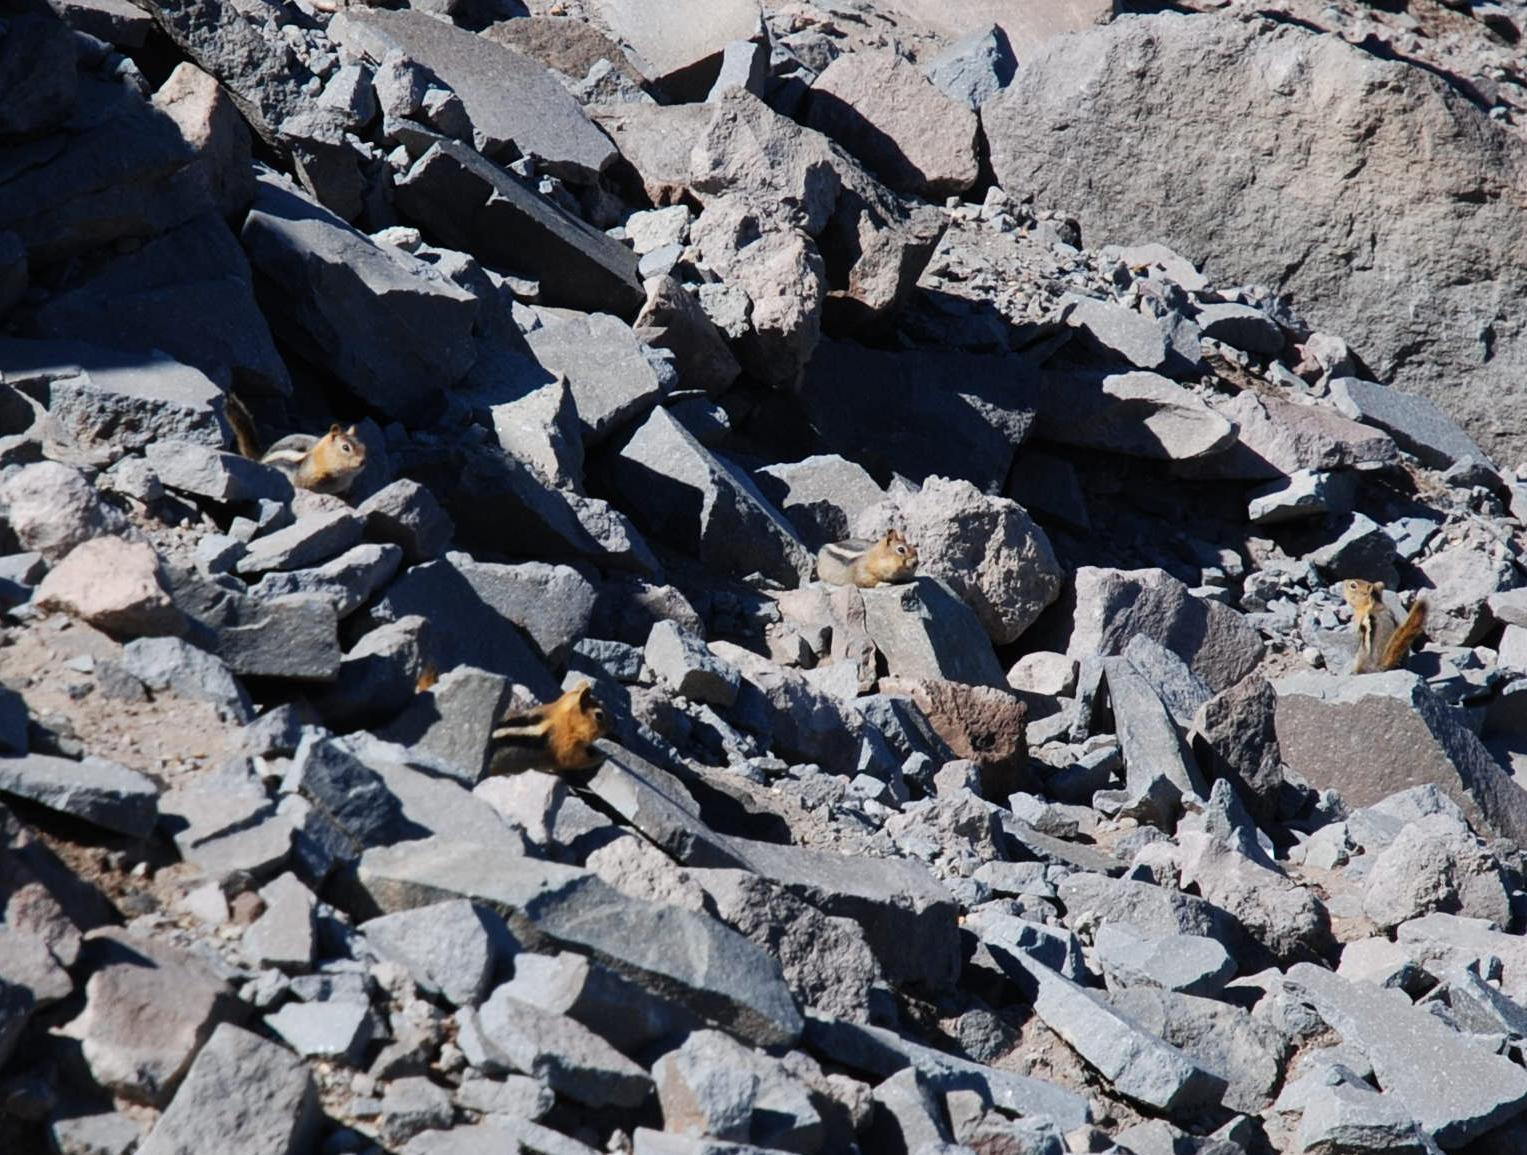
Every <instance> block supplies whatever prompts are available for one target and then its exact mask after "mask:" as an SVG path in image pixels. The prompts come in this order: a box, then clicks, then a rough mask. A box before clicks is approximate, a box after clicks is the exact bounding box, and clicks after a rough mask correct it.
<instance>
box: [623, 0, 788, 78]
mask: <svg viewBox="0 0 1527 1155" xmlns="http://www.w3.org/2000/svg"><path fill="white" fill-rule="evenodd" d="M594 11H595V12H596V13H597V14H598V17H599V19H600V21H601V22H602V23H603V24H604V25H605V26H606V27H608V28H609V30H610V31H611V32H613V33H614V34H615V37H616V39H618V40H622V41H624V42H626V43H627V44H629V45H631V47H632V48H634V49H635V50H636V54H637V56H638V57H639V60H640V64H641V66H642V71H643V72H645V73H646V74H647V76H648V78H650V79H651V80H653V81H655V82H657V83H658V84H660V85H661V86H662V87H663V88H665V89H667V90H668V91H669V92H671V93H672V94H673V95H675V96H679V97H684V98H688V99H695V100H697V99H700V98H701V97H703V96H704V95H705V93H706V92H707V91H708V90H709V88H710V86H711V82H712V81H714V80H715V78H716V76H715V74H716V71H717V69H718V68H719V67H720V61H721V54H722V52H724V51H725V49H726V46H727V45H728V44H730V43H731V42H732V41H734V40H751V39H753V38H754V37H755V36H756V35H757V34H758V30H759V25H760V22H761V20H762V13H761V12H760V11H759V7H758V0H672V2H669V0H664V2H662V3H653V2H652V0H597V2H596V3H595V4H594Z"/></svg>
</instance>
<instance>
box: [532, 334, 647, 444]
mask: <svg viewBox="0 0 1527 1155" xmlns="http://www.w3.org/2000/svg"><path fill="white" fill-rule="evenodd" d="M525 340H526V342H527V343H528V344H529V346H530V350H531V352H532V353H533V354H535V358H536V360H537V361H539V362H540V363H541V364H542V365H544V366H545V367H546V368H547V369H548V370H549V371H551V372H552V373H560V374H562V375H563V376H565V377H566V378H567V385H568V390H569V391H570V392H571V393H572V397H573V403H574V404H575V406H576V407H577V410H578V421H579V424H580V426H581V428H582V431H583V443H584V445H585V446H587V447H589V448H593V447H594V446H597V445H598V444H599V443H600V442H602V441H605V440H607V439H608V438H609V437H610V436H611V435H612V434H613V433H615V432H616V431H617V430H619V429H620V428H622V427H623V426H625V425H628V424H630V423H632V422H634V421H635V420H637V419H638V418H640V417H641V416H642V415H643V414H644V413H646V412H647V410H649V409H651V408H652V406H653V405H654V404H656V402H657V401H658V398H659V397H660V395H661V393H662V385H661V382H660V381H659V380H658V376H657V373H656V372H655V371H654V370H653V368H652V365H651V364H650V363H649V362H648V360H647V358H646V357H645V356H644V355H643V352H642V346H641V342H640V341H639V340H638V339H637V337H636V334H635V333H633V332H632V330H631V326H629V325H628V324H626V323H625V322H624V321H622V320H621V319H620V318H619V317H612V316H610V315H609V314H608V313H590V314H586V315H583V314H574V315H570V316H567V317H556V316H554V315H552V316H548V317H547V318H546V323H545V324H543V325H542V326H541V327H539V328H537V329H533V330H532V331H531V332H529V333H527V334H526V335H525Z"/></svg>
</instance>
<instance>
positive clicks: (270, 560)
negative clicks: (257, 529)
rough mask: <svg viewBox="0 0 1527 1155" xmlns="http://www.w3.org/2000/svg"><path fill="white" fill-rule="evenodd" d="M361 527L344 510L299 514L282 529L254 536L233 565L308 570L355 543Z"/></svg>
mask: <svg viewBox="0 0 1527 1155" xmlns="http://www.w3.org/2000/svg"><path fill="white" fill-rule="evenodd" d="M364 527H365V523H364V522H363V521H362V520H361V519H360V518H359V517H357V516H355V514H353V513H351V512H350V511H349V510H347V509H344V510H341V509H335V510H329V511H326V512H323V513H315V514H311V515H309V516H307V517H299V518H298V519H297V520H296V521H294V522H293V523H292V524H291V525H289V526H287V527H286V528H285V529H278V530H276V531H275V532H274V533H268V534H265V535H264V536H263V537H257V538H255V539H254V541H252V542H250V543H249V549H248V550H247V551H246V552H245V554H244V556H243V557H241V558H240V559H239V561H238V564H237V566H235V568H236V569H237V570H238V572H239V573H241V574H259V573H265V572H267V571H268V570H294V569H307V568H308V567H309V566H315V565H319V564H321V563H323V562H326V561H328V560H329V559H330V558H333V557H337V556H339V555H340V554H342V553H344V552H345V551H346V550H347V549H349V548H350V547H351V546H353V545H355V544H356V543H357V542H359V541H360V539H361V533H362V531H363V530H364Z"/></svg>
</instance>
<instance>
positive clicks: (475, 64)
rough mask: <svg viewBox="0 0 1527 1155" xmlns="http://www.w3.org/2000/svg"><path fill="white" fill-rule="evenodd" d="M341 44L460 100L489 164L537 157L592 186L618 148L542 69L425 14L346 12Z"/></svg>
mask: <svg viewBox="0 0 1527 1155" xmlns="http://www.w3.org/2000/svg"><path fill="white" fill-rule="evenodd" d="M329 36H330V38H331V39H333V40H334V41H335V42H336V43H338V44H340V45H343V46H344V47H346V48H349V49H351V50H352V51H355V52H357V53H363V54H365V55H366V56H368V57H369V58H370V59H372V60H373V61H375V62H376V63H378V64H380V63H381V62H382V59H383V58H384V57H385V56H386V55H387V53H388V52H389V51H394V50H395V51H398V52H401V53H402V54H403V55H404V56H405V57H407V58H408V59H410V60H412V61H415V62H417V63H418V64H422V65H423V66H424V67H426V68H428V69H429V70H430V71H431V72H433V73H434V74H435V75H436V76H438V77H439V78H440V79H441V80H443V81H444V82H445V83H446V84H448V85H450V87H451V90H452V91H453V92H455V93H456V95H457V96H459V97H460V98H461V103H462V105H463V107H464V108H465V109H466V112H467V115H468V116H469V117H471V119H472V136H473V143H474V144H475V145H476V146H477V148H478V149H479V151H481V152H482V153H483V154H484V155H485V156H489V157H497V156H505V157H506V159H507V157H509V156H513V155H515V153H514V152H511V151H510V150H511V148H512V149H515V150H517V152H518V154H519V155H526V156H533V157H534V158H535V159H536V162H537V164H538V165H539V166H540V167H541V168H544V169H545V170H546V171H548V172H550V173H551V174H552V175H554V176H559V177H562V178H563V179H565V180H573V181H577V182H579V183H580V184H592V183H593V182H594V181H595V180H597V179H598V177H599V174H600V172H601V171H602V170H603V169H604V168H605V166H606V165H608V164H609V163H610V162H611V161H612V160H614V159H615V155H616V154H615V146H614V145H613V144H611V143H610V140H609V138H608V137H607V136H605V134H604V133H602V132H600V131H599V129H598V128H596V127H595V126H594V125H593V123H592V122H591V121H590V120H589V119H588V117H586V116H585V115H584V114H583V109H582V108H580V107H579V106H578V102H577V101H576V100H574V99H573V97H572V94H571V93H569V92H568V91H567V89H565V88H564V87H563V86H562V85H561V84H559V83H558V82H557V80H556V79H555V78H554V77H553V76H552V74H551V73H550V72H548V71H547V70H546V69H545V68H544V67H542V65H540V64H539V63H538V62H536V61H534V60H532V59H530V58H529V57H528V56H522V55H521V54H520V53H518V52H516V51H515V50H514V49H512V48H509V47H507V46H506V45H504V44H500V43H495V42H494V41H492V40H489V39H488V38H487V37H485V36H478V35H476V34H474V33H471V32H468V31H466V30H465V29H463V28H457V27H455V26H454V25H452V24H450V23H449V22H448V21H445V20H438V19H436V18H435V17H434V16H432V15H429V14H427V13H425V12H420V11H409V10H407V9H405V10H403V11H401V12H388V11H384V10H381V9H376V8H363V7H356V8H347V9H345V10H343V11H341V12H339V13H338V14H336V15H335V17H334V19H333V20H332V21H330V22H329Z"/></svg>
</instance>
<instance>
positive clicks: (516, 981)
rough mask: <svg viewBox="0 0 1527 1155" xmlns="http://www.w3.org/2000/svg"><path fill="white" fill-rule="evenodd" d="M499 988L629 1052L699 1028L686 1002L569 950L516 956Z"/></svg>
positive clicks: (639, 1050)
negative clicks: (511, 973)
mask: <svg viewBox="0 0 1527 1155" xmlns="http://www.w3.org/2000/svg"><path fill="white" fill-rule="evenodd" d="M387 917H394V918H395V917H397V916H396V915H389V916H387ZM498 991H502V992H504V994H505V995H506V996H512V997H513V998H515V999H518V1000H519V1001H520V1002H522V1003H529V1004H531V1005H532V1006H536V1007H539V1008H540V1009H541V1010H543V1011H549V1012H551V1013H552V1014H556V1015H566V1016H567V1017H568V1018H570V1019H573V1020H575V1021H577V1022H579V1023H582V1024H583V1025H584V1026H585V1027H587V1028H588V1029H589V1030H591V1031H593V1032H594V1033H595V1034H597V1035H599V1036H600V1037H601V1038H603V1039H605V1040H606V1041H608V1042H609V1043H610V1044H611V1045H612V1046H614V1047H615V1049H616V1050H618V1051H621V1052H622V1053H624V1054H628V1055H629V1054H640V1053H641V1052H642V1049H643V1048H644V1047H646V1046H647V1045H648V1044H650V1043H653V1042H655V1041H656V1040H658V1039H662V1038H673V1037H675V1036H679V1035H683V1034H685V1033H686V1032H689V1031H692V1030H695V1029H696V1028H697V1027H699V1026H700V1020H699V1019H698V1018H696V1017H695V1016H694V1015H693V1014H692V1013H690V1012H689V1011H687V1010H685V1009H684V1008H683V1007H682V1006H679V1005H676V1004H675V1003H673V1002H670V1001H668V1000H666V999H664V998H662V997H660V996H658V995H655V994H652V993H650V992H648V991H646V990H644V989H643V988H642V987H640V986H638V985H637V984H635V983H633V982H631V981H629V980H627V979H623V978H621V977H620V976H619V975H617V974H615V973H614V972H613V971H611V970H609V969H608V968H606V967H602V966H600V965H599V964H598V963H596V962H593V961H592V960H590V959H588V958H585V957H584V956H583V955H579V954H573V953H572V952H570V951H562V952H560V953H558V954H556V955H543V954H531V953H529V952H528V951H526V952H522V953H520V954H517V955H515V956H514V978H513V979H511V980H510V981H509V982H507V983H504V984H502V985H501V986H500V987H499V988H498ZM494 993H495V994H497V993H498V992H497V991H495V992H494Z"/></svg>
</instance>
